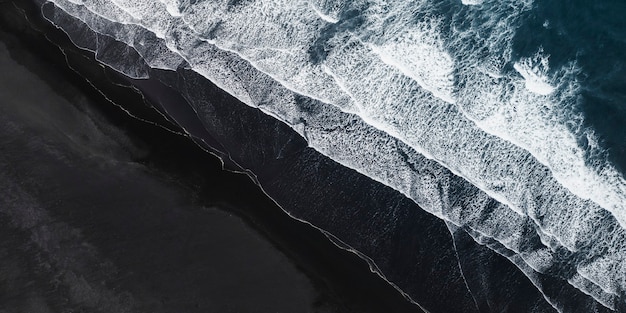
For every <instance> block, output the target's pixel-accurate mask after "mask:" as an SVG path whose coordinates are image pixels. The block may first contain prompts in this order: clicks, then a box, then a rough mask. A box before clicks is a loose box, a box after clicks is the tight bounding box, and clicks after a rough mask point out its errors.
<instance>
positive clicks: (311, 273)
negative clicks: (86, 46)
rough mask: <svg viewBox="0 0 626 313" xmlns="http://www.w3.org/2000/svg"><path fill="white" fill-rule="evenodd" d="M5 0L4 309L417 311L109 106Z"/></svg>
mask: <svg viewBox="0 0 626 313" xmlns="http://www.w3.org/2000/svg"><path fill="white" fill-rule="evenodd" d="M2 6H3V8H2V11H3V13H4V15H5V16H4V22H5V24H4V25H3V26H4V27H3V28H5V32H3V33H2V34H1V39H2V41H3V43H2V44H1V46H0V57H1V60H0V62H2V69H3V75H2V77H1V79H2V83H1V84H0V88H1V90H2V91H1V92H0V95H1V103H0V104H1V105H0V109H1V110H2V114H1V118H2V125H3V126H2V127H1V128H0V129H1V131H0V138H1V139H0V142H1V143H2V144H1V146H2V149H1V150H2V161H1V168H2V171H0V175H2V179H0V180H1V181H2V185H3V186H2V190H3V192H2V193H1V195H2V196H0V199H1V201H2V205H1V207H2V212H1V213H0V217H1V218H0V223H2V227H0V228H1V229H2V235H1V236H0V237H1V238H2V240H1V241H0V247H1V248H0V253H1V255H0V263H2V266H0V268H2V270H0V288H1V296H0V312H98V311H102V312H132V311H143V312H382V311H393V312H405V311H406V312H415V311H418V310H417V307H416V306H415V305H413V304H410V303H408V302H407V301H406V300H404V298H403V297H402V296H401V295H400V294H399V293H398V292H396V291H395V290H394V289H393V288H391V286H389V285H387V284H386V283H385V282H384V281H382V280H381V279H380V278H379V277H378V276H376V275H374V274H372V273H370V272H369V269H368V266H367V264H366V263H365V262H364V261H362V260H361V259H359V258H357V257H356V256H355V255H353V254H351V253H348V252H346V251H343V250H341V249H338V248H337V247H336V246H335V245H333V244H332V243H331V242H330V241H328V240H327V238H326V237H325V236H323V235H322V234H321V233H319V232H318V231H317V230H314V229H313V228H311V227H308V226H307V225H305V224H302V223H300V222H298V221H295V220H293V219H291V218H289V217H288V216H287V215H286V214H284V213H283V212H282V211H281V210H280V209H279V208H278V207H277V206H276V205H275V204H274V203H273V202H272V201H271V200H269V199H268V198H267V197H266V196H265V195H264V194H263V193H262V192H261V191H260V190H259V189H258V187H257V186H256V185H254V184H253V182H252V181H251V180H250V179H249V178H248V177H247V176H245V175H244V174H235V173H231V172H228V171H224V170H222V168H221V164H220V162H219V161H218V159H217V158H215V157H213V156H211V155H209V154H208V153H205V152H204V151H202V150H201V149H199V148H198V147H197V146H196V145H194V144H193V143H191V141H190V140H189V139H188V138H185V137H183V136H181V135H177V134H174V133H172V132H169V131H166V130H165V129H163V128H160V127H157V126H154V125H152V124H150V123H145V122H141V121H138V120H135V119H133V118H130V117H129V116H127V115H126V114H125V113H123V112H122V111H121V110H119V109H118V108H116V107H115V106H113V105H112V104H111V103H107V101H106V100H104V98H103V97H102V96H101V95H100V94H99V93H98V92H96V91H95V90H94V89H90V86H89V85H88V84H87V83H86V82H84V81H81V78H80V77H78V76H76V75H74V74H73V73H71V71H69V70H68V69H66V68H64V64H63V60H62V59H61V57H62V54H60V52H59V51H58V50H57V51H54V50H55V48H54V47H53V46H52V45H46V44H45V42H43V41H37V40H41V39H42V38H37V36H36V34H34V33H31V35H32V36H30V37H29V36H25V35H24V34H23V33H22V34H19V33H17V34H16V33H15V30H16V29H20V28H21V29H20V30H26V32H28V30H27V29H25V28H26V27H25V26H24V25H20V24H18V23H16V22H17V21H18V20H19V18H18V17H17V16H15V15H12V14H15V13H16V12H17V11H13V12H10V10H12V9H13V8H11V4H9V3H3V4H2ZM6 23H10V25H7V24H6ZM7 26H8V27H7ZM6 31H8V32H6ZM11 32H13V33H11ZM18 36H19V37H21V38H18ZM29 45H30V46H29ZM33 45H37V46H36V47H37V49H38V51H37V52H38V53H37V54H31V53H30V52H29V50H30V49H32V48H33V47H34V46H33ZM7 46H8V47H7ZM29 48H30V49H29ZM109 95H110V94H109ZM110 96H111V97H117V100H118V101H119V100H122V101H124V103H129V102H132V101H140V99H138V98H137V95H134V96H133V94H132V92H128V91H127V92H126V94H122V93H118V94H115V95H110ZM142 105H143V104H142ZM129 107H131V108H132V105H131V106H129ZM137 108H138V109H139V110H141V112H138V114H141V115H142V116H145V117H147V118H149V119H158V118H159V116H158V115H157V114H150V112H149V111H148V110H145V109H142V108H140V107H137ZM157 122H158V123H160V124H163V125H167V123H166V122H165V121H164V120H157ZM170 127H171V128H172V129H176V128H175V126H174V125H170Z"/></svg>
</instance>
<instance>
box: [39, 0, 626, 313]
mask: <svg viewBox="0 0 626 313" xmlns="http://www.w3.org/2000/svg"><path fill="white" fill-rule="evenodd" d="M231 2H232V1H195V2H193V3H191V2H188V1H175V0H161V1H156V0H142V1H133V0H128V1H125V0H82V1H79V0H50V1H47V4H46V5H44V7H43V12H44V15H45V16H46V18H48V19H49V20H50V21H51V22H52V23H54V24H55V25H57V26H58V27H60V28H62V29H63V30H64V31H65V32H66V33H68V35H70V38H71V39H72V40H73V42H74V43H75V44H76V45H77V46H79V47H81V48H84V49H88V50H90V51H93V52H94V53H95V54H96V57H97V58H98V59H99V60H100V61H101V62H102V63H104V64H106V65H109V66H111V67H113V68H115V69H116V70H118V71H120V72H122V73H124V74H126V75H128V76H129V77H133V78H138V79H140V78H146V77H148V75H149V69H150V68H155V69H167V70H176V69H177V68H179V67H181V66H182V67H188V68H190V69H192V70H194V71H196V72H197V73H199V74H201V75H203V76H205V77H206V78H207V79H209V80H210V81H211V82H213V83H215V84H216V85H217V86H219V87H220V88H222V89H224V90H225V91H227V92H229V93H230V94H232V95H233V96H235V97H237V98H238V99H239V100H241V101H242V102H244V103H246V104H248V105H250V106H252V107H257V108H259V109H261V110H262V111H263V112H265V113H266V114H269V115H271V116H274V117H276V118H277V119H279V120H281V121H283V122H285V123H286V124H288V125H290V126H291V127H292V128H293V129H294V130H295V131H297V132H298V133H299V134H301V135H302V136H303V137H304V138H305V139H306V140H307V142H308V143H309V145H310V146H311V147H312V148H314V149H316V150H317V151H319V152H321V153H323V154H324V155H326V156H328V157H330V158H332V159H333V160H335V161H337V162H339V163H340V164H342V165H344V166H347V167H350V168H352V169H354V170H356V171H358V172H360V173H362V174H364V175H367V176H368V177H370V178H372V179H374V180H377V181H379V182H381V183H383V184H385V185H387V186H390V187H392V188H394V189H396V190H398V191H399V192H401V193H402V194H404V195H405V196H407V197H409V198H411V199H413V200H414V201H415V202H416V203H417V204H419V205H420V207H422V208H423V209H424V210H426V211H428V212H430V213H432V214H434V215H435V216H437V217H439V218H441V219H443V220H445V221H447V222H449V223H450V225H451V226H450V227H451V231H452V229H454V228H455V227H459V228H461V229H463V230H465V231H467V232H468V233H469V234H470V235H471V236H472V237H473V238H474V239H475V240H476V241H477V242H478V243H481V244H484V245H486V246H488V247H489V248H491V249H492V250H494V251H495V252H497V253H500V254H502V255H503V256H505V257H507V258H508V259H509V260H511V262H513V263H514V264H515V265H516V266H517V267H518V268H520V270H521V271H522V272H524V273H525V274H526V275H527V276H528V277H529V279H530V280H531V281H533V283H534V284H535V285H536V286H537V288H538V289H539V290H540V291H542V293H543V294H544V296H545V297H546V299H547V300H548V302H550V304H552V305H553V306H554V307H555V309H556V310H557V311H568V310H569V309H570V308H567V307H566V306H565V304H563V303H564V302H565V300H562V299H560V298H559V297H561V296H562V295H560V294H558V293H555V292H553V291H550V290H544V288H543V286H542V284H541V277H542V276H550V277H555V278H557V279H559V280H561V281H563V283H567V284H569V285H571V286H573V287H575V288H577V289H579V290H581V291H583V292H584V293H585V294H588V295H589V296H590V297H591V298H593V299H594V300H595V301H597V302H599V303H601V304H602V305H603V306H605V307H607V308H609V309H617V308H619V307H621V306H623V303H622V302H623V297H624V294H625V291H626V268H625V267H626V232H625V230H624V227H623V226H624V225H626V182H625V180H624V176H623V174H622V173H620V172H619V171H618V170H617V169H616V168H615V166H613V165H612V164H611V163H610V162H609V161H608V160H607V157H606V152H605V151H603V150H602V148H601V145H600V144H598V143H597V138H596V135H595V133H594V131H593V129H590V128H588V127H586V126H584V116H583V114H582V112H581V111H580V108H579V103H578V101H579V93H580V88H581V86H580V82H579V80H578V76H579V73H580V71H581V70H580V68H579V67H578V65H577V64H576V60H571V62H569V63H567V64H565V65H560V66H559V67H557V68H551V66H550V55H549V54H548V53H547V52H546V51H544V48H543V47H541V46H537V47H536V49H535V52H534V53H532V54H530V55H522V56H519V55H515V54H514V53H513V48H512V46H511V41H512V39H513V37H514V36H515V30H516V28H517V27H518V26H519V25H520V23H523V21H524V18H525V16H526V15H527V14H528V13H529V12H531V11H532V9H533V2H532V1H505V0H502V1H463V2H460V1H459V2H458V3H457V1H448V2H437V3H433V1H425V0H423V1H413V2H409V1H406V2H404V1H394V2H385V1H321V0H319V1H286V0H285V1H280V0H273V1H240V2H237V1H235V2H232V3H231ZM120 42H121V43H124V47H123V49H120V48H119V45H118V44H117V43H120ZM128 55H135V56H136V58H128V57H124V56H128ZM194 109H195V110H196V111H197V112H203V108H202V107H200V106H198V107H194ZM199 116H200V117H201V114H200V113H199Z"/></svg>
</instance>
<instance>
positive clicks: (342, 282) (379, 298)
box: [21, 39, 419, 312]
mask: <svg viewBox="0 0 626 313" xmlns="http://www.w3.org/2000/svg"><path fill="white" fill-rule="evenodd" d="M21 40H23V39H21ZM49 52H50V51H49ZM40 57H41V55H40ZM46 57H47V58H49V59H53V58H54V57H53V56H52V55H48V56H46ZM57 59H58V57H57ZM37 74H38V75H41V74H42V73H37ZM64 75H67V76H70V77H71V76H73V74H72V73H65V74H64ZM53 79H54V78H53ZM47 80H48V83H50V78H48V79H47ZM70 80H72V79H70ZM74 80H77V79H76V78H74ZM78 80H79V79H78ZM71 83H76V81H74V82H71ZM79 83H80V82H79ZM82 85H83V86H84V85H86V84H85V83H84V82H83V83H82ZM53 88H54V86H53ZM87 88H88V87H87ZM57 89H58V87H57V88H55V90H57ZM80 90H81V91H82V92H85V88H84V87H83V88H81V89H80ZM57 92H60V94H61V95H63V94H64V92H63V91H61V90H57ZM89 93H93V94H91V95H89V97H90V98H92V99H93V98H95V97H99V96H100V95H98V94H97V93H98V92H96V91H92V92H89ZM105 94H106V93H105ZM64 96H67V95H64ZM107 96H110V94H107ZM118 96H120V95H118ZM121 98H122V99H132V98H133V97H132V93H131V92H129V93H128V95H121ZM136 100H137V99H135V100H131V101H136ZM99 102H103V101H102V100H100V101H99ZM99 109H102V110H103V111H105V112H104V113H105V114H108V115H110V116H109V118H112V117H113V119H117V122H118V123H120V124H125V125H126V126H129V128H130V129H134V130H133V131H132V134H131V136H133V137H135V136H136V137H140V140H141V141H146V142H149V141H150V140H149V139H147V137H148V136H146V135H153V134H155V133H159V132H160V133H161V134H159V135H158V136H157V137H155V138H154V139H156V141H159V139H161V140H162V139H163V138H164V137H168V136H169V137H171V138H169V139H167V140H166V143H165V144H163V145H156V144H155V143H154V142H152V143H147V145H148V146H149V148H150V149H151V150H152V151H151V152H149V155H148V156H145V157H142V158H141V160H139V162H140V163H141V164H144V165H146V166H148V167H149V168H154V169H155V170H156V171H158V172H161V174H162V175H166V176H168V177H164V178H167V179H173V180H174V181H175V182H176V184H180V185H181V186H184V188H189V189H193V188H200V189H201V190H194V193H197V199H194V201H195V202H197V203H198V204H202V205H203V206H218V207H221V208H226V212H232V213H235V214H237V215H238V216H240V217H241V218H243V220H244V221H245V222H246V224H248V225H249V226H250V227H252V228H253V229H256V231H258V232H260V233H262V234H263V236H264V237H265V238H266V239H268V240H270V242H272V243H273V245H274V246H275V247H277V248H279V250H281V251H282V252H283V253H285V254H286V255H288V257H289V258H290V259H292V262H294V264H295V265H296V266H297V267H298V268H300V270H302V271H303V272H304V273H306V275H307V276H308V277H309V278H312V281H313V282H314V285H317V288H319V289H321V290H322V292H323V293H326V295H325V297H333V295H334V297H336V298H337V299H335V300H333V301H346V302H351V304H352V305H353V306H355V303H358V302H363V303H362V304H360V305H356V306H357V307H359V308H358V309H359V311H365V312H367V311H371V312H377V311H381V310H383V311H384V310H391V311H393V312H416V311H419V309H418V308H417V307H416V306H415V305H413V304H410V303H408V301H406V300H405V299H404V298H403V296H402V295H400V294H399V293H398V292H397V291H396V290H395V289H393V288H392V287H391V286H390V285H388V284H387V283H386V282H384V281H383V280H382V279H380V278H379V277H378V276H376V275H375V274H374V273H371V272H370V271H369V268H368V265H367V264H366V262H365V261H364V260H362V259H361V258H359V257H358V256H356V255H354V254H352V253H351V252H348V251H345V250H342V249H340V248H339V247H337V246H336V245H335V244H334V243H332V242H331V241H330V240H329V239H327V238H326V236H325V235H324V234H323V233H321V232H319V231H318V230H317V229H315V228H313V227H311V226H309V225H305V224H303V223H302V222H300V221H298V220H296V219H294V218H292V217H289V216H288V215H287V214H285V213H284V211H283V210H282V209H280V208H279V207H278V206H277V205H276V204H275V202H274V201H272V200H271V199H270V198H269V197H267V196H266V195H265V194H264V193H263V192H261V190H259V189H258V186H256V185H255V184H254V183H253V181H252V180H251V179H250V178H249V177H248V176H247V175H245V176H244V175H241V174H237V173H232V169H230V171H231V172H227V171H225V170H222V169H221V168H220V169H217V167H221V164H219V165H218V164H217V163H218V162H219V161H218V160H217V159H216V158H214V156H210V155H206V154H205V153H204V152H202V151H201V150H199V147H197V146H195V144H194V143H192V142H191V141H190V140H188V139H187V138H185V137H183V136H180V135H176V134H174V133H171V132H168V131H165V130H159V129H157V128H156V126H154V125H147V124H143V123H145V122H142V121H140V120H133V118H131V117H130V116H128V115H126V114H125V113H122V112H121V111H118V112H117V113H116V112H114V111H115V110H118V109H117V108H105V107H99ZM106 111H108V112H106ZM145 113H146V112H142V114H145ZM150 128H152V129H150ZM141 132H144V133H145V134H138V133H141ZM173 147H176V148H173ZM159 150H161V151H159ZM163 150H170V151H177V152H181V151H185V152H184V153H180V154H179V155H184V156H185V157H184V158H183V159H191V160H180V161H181V162H174V163H175V164H172V163H170V162H171V161H172V158H173V159H174V160H176V159H177V158H180V156H172V155H167V154H168V153H167V151H163ZM194 150H195V151H194ZM211 159H212V160H211ZM179 164H184V166H182V167H184V169H180V168H178V169H171V168H168V167H171V166H173V167H178V165H179ZM192 164H193V165H192ZM198 167H204V168H203V169H202V170H201V171H202V172H204V171H206V172H210V173H211V174H213V175H215V174H216V173H217V174H218V176H220V177H221V178H220V179H218V180H217V181H218V182H224V181H229V184H230V185H232V184H235V185H238V186H247V187H243V188H244V189H245V190H247V192H249V193H252V194H254V193H256V194H257V195H256V196H254V197H253V199H251V200H245V201H244V202H261V203H263V202H266V204H264V205H262V206H260V207H257V208H254V209H259V208H261V209H262V210H263V211H264V212H263V213H259V211H258V210H257V211H254V210H251V208H250V207H249V206H250V205H249V204H248V205H245V204H236V201H234V200H233V202H235V204H233V202H222V203H211V201H210V200H209V201H208V202H206V201H207V200H205V199H206V198H210V196H211V195H210V194H211V192H212V191H210V189H211V188H207V187H206V186H198V185H197V184H198V183H199V181H201V180H205V178H202V177H195V179H190V178H189V176H188V175H194V176H195V175H199V174H190V173H189V172H190V171H194V170H195V171H197V170H198ZM216 171H217V172H216ZM224 176H233V177H228V178H225V177H224ZM189 180H191V181H193V182H189ZM202 184H205V185H206V184H207V182H202ZM212 187H215V186H212ZM227 189H228V188H227ZM254 189H256V192H255V190H254ZM213 192H214V191H213ZM222 192H223V190H222ZM259 193H260V194H261V195H260V194H259ZM267 202H271V204H270V203H267ZM245 206H248V208H245V209H242V207H245ZM272 207H274V208H272ZM276 209H278V210H279V211H280V212H278V211H276ZM294 234H299V235H298V236H293V235H294ZM294 238H299V239H295V240H294ZM305 247H309V248H311V247H315V249H313V250H311V249H306V248H305ZM316 253H319V254H320V255H323V257H320V256H319V255H317V256H314V255H313V254H316ZM355 282H359V284H354V283H355ZM359 289H361V290H359ZM363 289H365V290H363ZM367 290H370V291H369V292H368V291H367ZM368 294H370V295H369V296H368ZM346 299H347V300H346ZM385 299H386V300H387V301H385ZM399 300H400V301H399ZM403 301H404V302H406V303H405V304H403V303H402V302H403ZM331 302H332V301H331ZM376 303H378V304H376ZM383 303H384V304H383ZM381 304H382V305H381ZM348 311H351V310H349V309H348V310H347V311H346V312H348Z"/></svg>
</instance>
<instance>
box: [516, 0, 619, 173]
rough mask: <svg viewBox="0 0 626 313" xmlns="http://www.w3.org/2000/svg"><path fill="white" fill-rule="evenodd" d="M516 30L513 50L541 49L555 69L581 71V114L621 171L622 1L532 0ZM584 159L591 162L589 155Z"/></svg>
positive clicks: (530, 52)
mask: <svg viewBox="0 0 626 313" xmlns="http://www.w3.org/2000/svg"><path fill="white" fill-rule="evenodd" d="M526 15H527V16H526V17H525V19H524V22H523V24H522V25H521V27H520V28H519V30H518V31H517V32H516V36H515V39H514V45H513V47H514V52H515V53H516V54H518V55H521V56H524V55H530V54H532V53H533V52H534V51H536V50H537V47H539V46H541V47H543V49H544V50H545V52H546V53H548V54H549V55H550V63H551V64H552V65H554V66H553V67H554V68H558V67H560V66H561V65H564V64H567V63H569V62H572V61H575V62H576V63H577V65H578V66H579V67H580V68H581V72H580V73H579V74H578V79H579V81H580V83H581V91H582V92H581V98H580V99H579V100H580V101H579V103H576V104H574V103H573V104H572V105H580V110H582V111H583V112H584V116H585V126H586V127H590V128H591V129H593V130H595V133H596V135H598V137H599V139H600V144H601V146H602V147H603V148H604V149H605V150H606V151H607V153H608V157H609V159H610V160H611V161H612V162H613V163H614V164H616V165H617V166H618V167H619V168H620V170H621V172H622V173H624V170H625V169H626V127H625V126H626V19H625V18H624V16H625V15H626V2H625V1H620V0H603V1H581V0H575V1H537V2H536V3H535V6H534V8H533V10H532V11H530V12H527V14H526ZM589 159H593V156H590V158H589Z"/></svg>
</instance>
